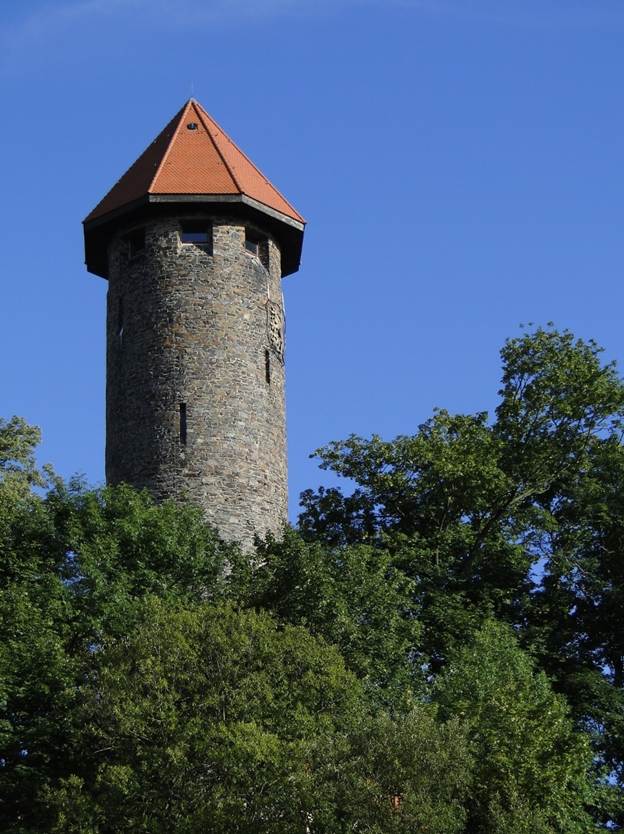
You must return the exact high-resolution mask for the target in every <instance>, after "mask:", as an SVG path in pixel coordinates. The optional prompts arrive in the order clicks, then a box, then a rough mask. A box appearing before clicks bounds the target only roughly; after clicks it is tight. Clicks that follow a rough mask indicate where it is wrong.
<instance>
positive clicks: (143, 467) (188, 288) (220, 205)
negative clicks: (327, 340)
mask: <svg viewBox="0 0 624 834" xmlns="http://www.w3.org/2000/svg"><path fill="white" fill-rule="evenodd" d="M303 231H304V220H303V218H302V217H301V216H300V215H299V214H298V213H297V212H296V211H295V209H294V208H293V207H292V206H291V205H290V203H288V202H287V201H286V200H285V199H284V197H283V196H282V195H281V194H280V193H279V192H278V191H277V190H276V189H275V188H274V187H273V186H272V185H271V183H270V182H269V181H268V180H267V179H266V178H265V177H264V176H263V175H262V174H261V173H260V171H259V170H258V169H257V168H256V167H255V166H254V164H253V163H252V162H251V161H250V160H249V159H248V158H247V157H246V156H245V154H243V152H242V151H241V150H239V148H238V147H237V146H236V145H235V144H234V143H233V142H232V140H231V139H229V138H228V136H227V135H226V134H225V133H224V132H223V130H222V129H221V128H220V127H219V126H218V125H217V124H216V123H215V122H214V121H213V120H212V119H211V118H210V116H209V115H208V114H207V113H206V111H205V110H204V109H203V108H202V107H201V105H200V104H199V103H198V102H197V101H195V100H194V99H191V100H190V101H188V102H187V103H186V104H185V105H184V107H183V108H182V109H181V110H180V112H179V113H177V114H176V116H174V118H173V119H172V120H171V122H170V123H169V124H168V125H167V126H166V127H165V129H164V130H163V131H162V133H160V135H159V136H158V137H157V138H156V139H155V140H154V142H152V144H151V145H150V146H149V147H148V148H147V150H146V151H145V152H144V153H143V154H142V155H141V156H140V157H139V158H138V159H137V161H136V162H135V163H134V164H133V165H132V166H131V167H130V168H129V170H128V171H127V172H126V173H125V174H124V175H123V176H122V178H121V179H120V180H119V181H118V182H117V183H116V185H115V186H113V188H112V189H111V190H110V191H109V192H108V194H107V195H106V196H105V197H104V199H103V200H102V201H101V202H100V203H99V204H98V205H97V206H96V208H95V209H94V210H93V211H92V212H91V214H89V216H88V217H87V218H86V220H85V221H84V233H85V251H86V264H87V269H88V270H89V272H92V273H93V274H95V275H99V276H101V277H103V278H107V279H108V301H107V336H106V338H107V374H106V478H107V481H108V482H109V483H113V484H114V483H120V482H126V483H129V484H132V485H134V486H136V487H139V488H143V487H145V488H147V489H148V490H150V492H152V494H153V495H154V496H155V497H156V498H158V499H164V498H179V499H189V500H191V501H193V502H194V503H196V504H199V505H200V506H201V507H202V508H203V509H204V511H205V513H206V516H207V518H208V520H209V521H210V522H211V523H212V524H214V526H215V527H216V528H217V529H218V530H219V532H220V533H221V535H222V536H223V537H224V538H226V539H228V540H233V541H240V542H242V543H243V544H245V545H248V544H249V543H250V542H251V541H252V540H253V535H254V533H256V532H257V533H259V534H261V535H263V534H264V533H266V531H267V530H271V531H273V532H276V533H277V532H279V530H280V529H281V526H282V524H283V523H284V521H285V520H286V512H287V483H286V438H285V410H284V324H285V322H284V307H283V299H282V291H281V279H282V278H283V277H284V276H285V275H289V274H291V273H293V272H296V271H297V269H298V268H299V260H300V255H301V246H302V241H303Z"/></svg>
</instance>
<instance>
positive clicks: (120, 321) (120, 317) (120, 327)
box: [117, 297, 124, 342]
mask: <svg viewBox="0 0 624 834" xmlns="http://www.w3.org/2000/svg"><path fill="white" fill-rule="evenodd" d="M123 332H124V308H123V298H121V297H120V298H119V302H118V304H117V337H118V339H119V341H120V342H121V341H122V339H123Z"/></svg>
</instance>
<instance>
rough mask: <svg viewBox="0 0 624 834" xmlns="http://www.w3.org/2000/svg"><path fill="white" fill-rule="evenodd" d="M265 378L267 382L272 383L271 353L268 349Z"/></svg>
mask: <svg viewBox="0 0 624 834" xmlns="http://www.w3.org/2000/svg"><path fill="white" fill-rule="evenodd" d="M264 378H265V379H266V381H267V384H268V385H270V384H271V354H270V352H269V351H268V350H265V351H264Z"/></svg>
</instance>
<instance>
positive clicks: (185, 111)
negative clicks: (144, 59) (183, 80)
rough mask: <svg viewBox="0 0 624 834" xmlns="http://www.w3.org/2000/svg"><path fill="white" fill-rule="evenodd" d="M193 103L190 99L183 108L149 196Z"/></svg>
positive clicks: (153, 180) (152, 182)
mask: <svg viewBox="0 0 624 834" xmlns="http://www.w3.org/2000/svg"><path fill="white" fill-rule="evenodd" d="M192 101H193V99H189V100H188V101H187V102H186V104H185V105H184V106H183V107H182V109H181V110H180V118H179V119H178V124H177V125H176V128H175V130H174V131H173V133H172V134H171V139H170V140H169V142H168V144H167V149H166V151H165V152H164V154H163V155H162V158H161V160H160V162H159V164H158V167H157V168H156V171H155V173H154V176H153V177H152V179H151V181H150V184H149V185H148V186H147V193H148V194H151V193H152V187H153V185H154V183H155V182H156V180H157V178H158V176H159V175H160V172H161V171H162V169H163V166H164V164H165V161H166V159H167V157H168V156H169V153H170V152H171V148H172V147H173V144H174V142H175V140H176V136H177V135H178V133H179V131H180V125H181V124H182V122H183V121H184V116H185V115H186V113H187V112H188V109H189V107H190V106H191V102H192Z"/></svg>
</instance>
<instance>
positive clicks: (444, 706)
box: [0, 327, 624, 834]
mask: <svg viewBox="0 0 624 834" xmlns="http://www.w3.org/2000/svg"><path fill="white" fill-rule="evenodd" d="M501 359H502V382H501V386H500V390H499V403H498V406H497V408H496V410H495V412H494V413H493V414H492V415H489V414H487V413H485V412H483V413H478V414H474V415H452V414H450V413H448V412H446V411H443V410H439V411H437V412H436V413H435V414H434V415H433V416H432V417H431V419H429V420H428V421H426V422H425V423H424V424H423V425H421V426H419V427H418V428H417V430H416V432H415V433H414V434H412V435H405V436H402V437H398V438H396V439H395V440H391V441H387V440H382V439H381V438H379V437H372V438H369V439H366V438H360V437H356V436H352V437H350V438H347V439H346V440H344V441H338V442H335V443H331V444H329V446H327V447H325V448H324V449H321V450H319V451H318V452H317V455H318V457H319V459H320V463H321V466H322V467H324V468H327V469H331V470H332V471H334V472H335V473H337V474H338V475H340V476H343V477H344V478H345V479H347V480H346V481H345V488H344V489H338V488H332V489H319V490H316V491H308V492H306V493H304V494H303V496H302V510H303V511H302V515H301V518H300V521H299V525H298V528H297V529H286V530H285V531H284V535H283V536H282V537H280V538H279V539H271V538H269V539H267V540H266V541H258V543H257V546H256V548H255V550H254V551H253V552H252V553H249V552H243V551H241V550H240V549H238V548H237V547H236V546H235V545H231V544H226V543H224V542H223V541H221V540H220V539H219V537H218V535H217V533H216V532H215V531H213V530H212V529H210V528H209V527H208V525H207V524H206V523H205V521H204V519H203V517H202V515H201V512H200V511H199V510H198V509H196V508H194V507H192V506H188V505H185V504H177V503H174V502H163V503H161V504H155V503H154V502H153V500H152V499H151V498H150V496H149V495H147V494H146V493H140V492H137V491H135V490H133V489H132V488H131V487H129V486H126V485H121V486H118V487H107V488H103V489H99V490H92V489H89V488H88V487H87V486H86V485H84V484H83V483H81V482H80V481H79V480H73V481H70V482H69V483H65V482H63V481H62V480H61V479H60V478H58V477H57V476H56V475H55V474H54V472H53V471H52V470H51V469H49V468H44V469H40V468H39V467H38V466H37V465H36V462H35V451H36V446H37V443H38V442H39V433H38V430H37V429H35V428H33V427H31V426H29V425H27V424H26V423H25V422H24V421H22V420H19V419H18V418H13V419H11V420H7V421H0V580H1V581H0V829H1V830H3V831H7V832H9V833H10V834H18V832H19V834H33V833H34V832H50V834H53V832H68V833H69V834H72V832H75V834H109V832H110V834H112V832H146V834H147V832H150V834H158V832H163V833H164V832H170V831H176V832H182V834H186V833H188V834H191V832H193V833H194V832H204V831H211V832H215V834H219V832H226V831H228V832H241V834H251V832H254V834H256V833H257V834H264V833H266V834H278V833H279V834H281V832H284V833H285V832H288V834H296V832H301V834H325V832H327V833H328V834H329V832H332V834H340V832H345V834H346V832H355V831H358V832H369V834H385V833H386V832H388V833H389V834H390V833H391V832H406V834H407V832H410V834H412V832H415V831H423V832H430V834H437V832H439V834H455V832H456V834H524V832H527V834H528V832H531V834H533V832H537V834H581V832H589V831H594V830H596V829H600V828H603V829H608V830H617V829H618V828H621V827H622V826H623V825H624V805H623V800H622V790H623V788H624V785H623V782H624V695H623V684H624V680H623V678H624V671H623V670H624V630H623V628H622V610H623V607H622V606H623V602H624V568H623V567H622V558H623V557H622V544H623V542H624V522H623V520H622V519H623V517H624V516H623V510H624V506H623V502H624V499H623V497H622V496H623V495H624V450H623V446H622V434H621V431H622V416H623V413H624V385H623V383H622V381H621V380H620V378H619V376H618V374H617V372H616V369H615V367H614V365H613V364H609V363H605V362H604V361H603V359H602V352H601V350H600V348H599V346H598V345H596V344H595V343H594V342H586V341H582V340H578V339H575V338H574V337H573V336H572V334H570V333H568V332H566V331H563V332H560V331H557V330H555V329H554V328H551V327H549V328H545V329H539V328H538V329H536V330H534V331H531V332H528V333H526V334H524V335H522V336H520V337H518V338H515V339H511V340H509V341H508V342H507V343H506V344H505V345H504V347H503V349H502V352H501Z"/></svg>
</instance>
